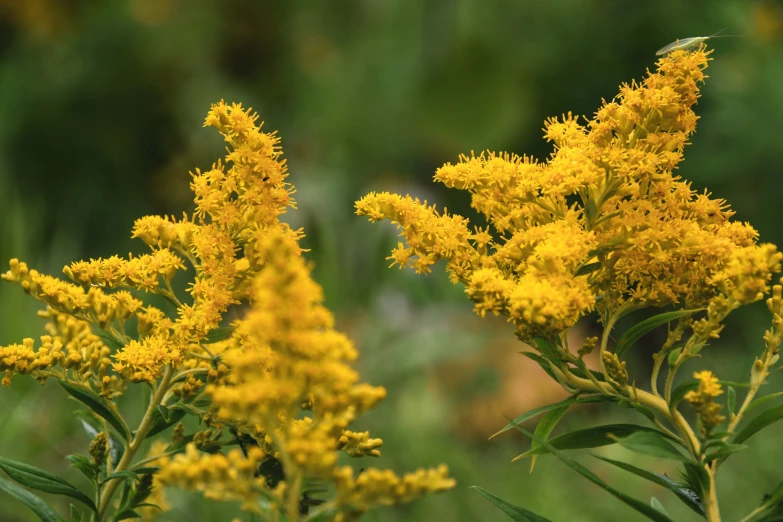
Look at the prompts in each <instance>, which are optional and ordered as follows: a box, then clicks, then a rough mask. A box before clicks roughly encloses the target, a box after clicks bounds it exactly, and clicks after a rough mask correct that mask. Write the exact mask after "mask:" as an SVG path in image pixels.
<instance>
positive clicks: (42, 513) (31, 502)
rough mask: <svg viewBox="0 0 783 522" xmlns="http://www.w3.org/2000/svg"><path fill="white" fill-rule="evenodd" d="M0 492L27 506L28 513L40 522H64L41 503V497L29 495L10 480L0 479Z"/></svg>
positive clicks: (47, 505) (44, 503)
mask: <svg viewBox="0 0 783 522" xmlns="http://www.w3.org/2000/svg"><path fill="white" fill-rule="evenodd" d="M0 491H4V492H6V493H8V494H9V495H11V496H12V497H14V498H15V499H16V500H18V501H19V502H21V503H22V504H24V505H25V506H27V507H28V508H29V509H30V511H32V512H33V513H35V514H36V515H38V518H40V519H41V522H64V521H63V519H62V518H60V516H59V515H58V514H57V513H56V512H55V511H54V510H53V509H52V508H51V507H49V504H47V503H46V502H44V501H43V499H42V498H41V497H39V496H38V495H35V494H33V493H30V492H29V491H27V490H26V489H24V488H23V487H21V486H19V485H17V484H16V483H14V482H11V481H10V480H7V479H4V478H2V477H0Z"/></svg>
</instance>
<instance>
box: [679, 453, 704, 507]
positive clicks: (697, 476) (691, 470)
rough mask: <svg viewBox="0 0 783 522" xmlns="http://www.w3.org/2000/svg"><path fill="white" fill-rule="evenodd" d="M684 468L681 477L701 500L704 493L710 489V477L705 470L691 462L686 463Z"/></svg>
mask: <svg viewBox="0 0 783 522" xmlns="http://www.w3.org/2000/svg"><path fill="white" fill-rule="evenodd" d="M684 467H685V473H683V474H682V477H683V478H684V479H685V480H686V481H687V482H688V486H689V487H690V489H692V490H693V491H694V492H695V493H696V494H697V495H698V496H699V498H700V499H701V498H702V497H703V496H704V491H709V489H710V476H709V474H708V473H707V470H706V469H704V466H702V465H701V464H694V463H692V462H686V463H685V464H684Z"/></svg>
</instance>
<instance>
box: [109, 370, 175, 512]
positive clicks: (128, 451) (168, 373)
mask: <svg viewBox="0 0 783 522" xmlns="http://www.w3.org/2000/svg"><path fill="white" fill-rule="evenodd" d="M173 375H174V369H173V368H172V367H171V366H167V367H166V370H165V371H164V373H163V378H162V379H161V380H160V385H159V386H158V389H157V390H155V393H154V394H153V395H152V398H151V399H150V403H149V405H148V406H147V411H146V412H145V413H144V417H143V418H142V419H141V423H140V424H139V428H138V429H137V430H136V435H135V436H134V437H133V440H131V441H130V443H128V447H127V448H125V453H124V454H123V455H122V459H120V462H119V463H118V464H117V467H116V468H115V469H114V471H115V473H116V472H118V471H124V470H126V469H128V467H130V464H131V462H132V461H133V457H135V456H136V452H137V451H139V448H140V447H141V443H142V442H143V441H144V438H145V437H146V436H147V433H148V432H149V430H150V428H152V417H153V413H154V412H155V408H156V407H157V406H158V405H159V404H160V403H161V400H162V399H163V396H164V395H165V394H166V391H167V390H168V387H169V384H170V383H171V378H172V376H173ZM122 481H123V479H121V478H117V479H112V480H109V481H108V482H106V483H105V484H104V486H105V487H106V491H105V492H104V494H103V499H102V500H101V503H100V505H99V507H98V518H97V522H101V521H102V520H103V516H104V515H105V514H106V510H107V509H108V508H109V505H110V504H111V499H112V497H113V496H114V493H115V491H117V488H118V487H119V485H120V483H122Z"/></svg>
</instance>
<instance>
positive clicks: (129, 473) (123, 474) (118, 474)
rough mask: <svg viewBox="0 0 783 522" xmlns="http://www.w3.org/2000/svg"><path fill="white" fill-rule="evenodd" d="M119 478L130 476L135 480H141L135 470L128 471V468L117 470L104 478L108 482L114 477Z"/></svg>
mask: <svg viewBox="0 0 783 522" xmlns="http://www.w3.org/2000/svg"><path fill="white" fill-rule="evenodd" d="M118 478H129V479H133V480H139V478H140V477H139V475H138V473H137V472H135V471H128V470H122V471H115V472H114V473H112V474H111V475H109V476H108V477H106V478H105V479H103V482H108V481H110V480H112V479H118Z"/></svg>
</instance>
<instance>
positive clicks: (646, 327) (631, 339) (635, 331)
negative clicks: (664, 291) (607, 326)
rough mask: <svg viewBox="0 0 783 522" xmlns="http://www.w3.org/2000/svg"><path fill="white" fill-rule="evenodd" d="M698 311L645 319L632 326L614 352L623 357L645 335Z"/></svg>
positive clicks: (666, 313)
mask: <svg viewBox="0 0 783 522" xmlns="http://www.w3.org/2000/svg"><path fill="white" fill-rule="evenodd" d="M697 311H698V310H677V311H675V312H664V313H662V314H658V315H654V316H652V317H650V318H648V319H645V320H644V321H642V322H641V323H639V324H636V325H634V326H632V327H631V328H629V329H628V330H626V331H625V332H624V333H623V335H622V336H621V337H620V340H619V341H617V346H616V347H615V349H614V352H615V353H616V354H617V356H618V357H619V356H621V355H623V354H624V353H625V352H626V350H628V348H630V347H631V346H632V345H633V343H635V342H636V341H638V340H639V338H641V337H642V336H643V335H645V334H647V333H649V332H651V331H653V330H655V329H656V328H658V327H659V326H661V325H664V324H666V323H668V322H671V321H674V320H675V319H679V318H681V317H685V316H688V315H691V314H692V313H694V312H697Z"/></svg>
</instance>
